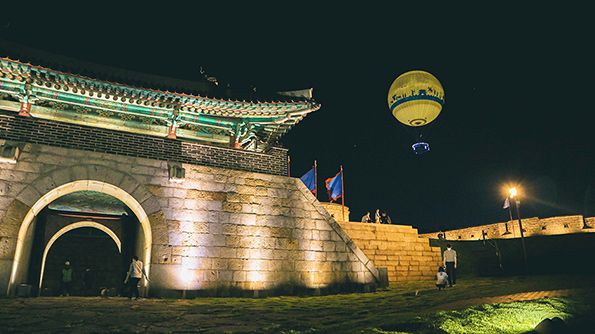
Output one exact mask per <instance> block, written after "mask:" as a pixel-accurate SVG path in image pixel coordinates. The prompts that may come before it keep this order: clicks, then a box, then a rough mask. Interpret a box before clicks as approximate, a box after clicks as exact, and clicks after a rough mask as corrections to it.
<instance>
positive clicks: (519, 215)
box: [508, 187, 528, 269]
mask: <svg viewBox="0 0 595 334" xmlns="http://www.w3.org/2000/svg"><path fill="white" fill-rule="evenodd" d="M508 192H510V198H511V199H512V198H514V197H515V196H516V215H517V217H519V229H520V230H521V243H522V244H523V257H524V258H525V269H527V267H528V262H527V250H526V249H525V236H524V234H523V223H522V222H521V212H520V209H519V207H520V206H521V200H520V199H519V197H518V196H517V191H516V187H512V188H510V190H508Z"/></svg>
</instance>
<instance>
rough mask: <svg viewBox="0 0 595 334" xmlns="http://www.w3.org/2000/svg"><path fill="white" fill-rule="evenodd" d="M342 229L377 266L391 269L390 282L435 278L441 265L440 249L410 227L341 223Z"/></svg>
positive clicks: (389, 273) (389, 272)
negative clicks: (432, 245)
mask: <svg viewBox="0 0 595 334" xmlns="http://www.w3.org/2000/svg"><path fill="white" fill-rule="evenodd" d="M339 224H340V225H341V227H342V228H343V230H345V232H346V233H347V234H349V236H350V237H351V239H352V240H353V241H354V242H355V244H356V245H357V246H358V247H359V248H360V249H361V250H362V251H363V252H364V254H366V256H367V257H368V258H369V259H370V261H372V262H373V263H374V266H376V268H380V267H386V268H388V280H389V281H391V282H395V281H413V280H419V279H432V278H435V276H436V272H437V271H438V267H439V266H440V265H441V263H442V254H441V252H440V247H431V246H430V242H429V239H427V238H423V237H421V238H420V236H419V235H418V233H417V230H416V229H414V228H413V227H411V226H404V225H384V224H374V223H356V222H339Z"/></svg>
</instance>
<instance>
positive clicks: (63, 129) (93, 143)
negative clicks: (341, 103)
mask: <svg viewBox="0 0 595 334" xmlns="http://www.w3.org/2000/svg"><path fill="white" fill-rule="evenodd" d="M0 139H6V140H13V141H18V142H27V143H35V144H42V145H49V146H58V147H65V148H76V149H79V150H85V151H92V152H101V153H111V154H118V155H124V156H132V157H140V158H149V159H157V160H167V161H175V162H180V163H189V164H197V165H203V166H209V167H221V168H229V169H234V170H241V171H249V172H258V173H265V174H272V175H284V176H285V175H287V150H286V149H283V148H272V149H271V150H269V152H267V153H266V154H264V153H256V152H250V151H244V150H238V149H231V148H222V147H216V146H208V145H201V144H198V143H194V142H188V141H183V140H180V139H170V138H160V137H154V136H149V135H142V134H135V133H128V132H124V131H115V130H108V129H101V128H94V127H90V126H82V125H76V124H70V123H63V122H57V121H51V120H42V119H38V118H33V117H23V116H18V115H17V114H15V113H14V112H10V111H5V110H0Z"/></svg>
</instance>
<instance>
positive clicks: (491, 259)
mask: <svg viewBox="0 0 595 334" xmlns="http://www.w3.org/2000/svg"><path fill="white" fill-rule="evenodd" d="M447 243H451V244H452V245H453V249H454V250H456V251H457V255H458V267H457V277H464V276H498V275H520V274H592V273H595V266H594V265H593V259H592V254H594V253H595V234H593V233H578V234H566V235H554V236H534V237H526V238H525V248H526V251H527V263H528V268H527V270H525V264H524V262H525V261H524V257H523V248H522V243H521V239H520V238H517V239H499V240H486V241H485V242H484V241H482V240H477V241H451V240H438V239H430V245H431V246H435V247H441V251H442V252H444V250H445V249H446V244H447ZM496 246H497V248H498V249H499V251H500V256H501V259H502V261H501V262H502V269H500V265H499V262H500V261H499V258H498V254H497V251H496Z"/></svg>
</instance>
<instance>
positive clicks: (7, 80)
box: [0, 58, 320, 152]
mask: <svg viewBox="0 0 595 334" xmlns="http://www.w3.org/2000/svg"><path fill="white" fill-rule="evenodd" d="M205 87H208V85H206V86H205ZM189 91H192V89H189ZM207 93H209V92H207ZM291 93H292V92H287V94H285V93H279V95H276V96H275V97H276V100H271V101H264V102H261V101H259V100H257V99H248V100H246V99H242V100H239V99H233V98H229V99H226V98H216V97H210V96H209V97H208V96H206V94H197V93H195V92H191V93H172V92H169V91H163V90H157V89H150V88H139V87H135V86H134V85H128V84H120V83H115V82H108V81H103V80H99V79H93V78H89V77H87V76H83V75H79V74H72V73H66V72H62V71H58V70H52V69H49V68H46V67H42V66H37V65H32V64H30V63H24V62H21V61H17V60H12V59H10V58H0V104H1V105H2V107H4V108H5V109H8V110H13V111H18V112H19V113H20V114H21V115H25V116H34V117H40V118H46V119H54V120H60V121H65V122H74V123H78V124H85V125H91V126H98V127H105V128H112V129H117V130H123V131H130V132H138V133H146V134H152V135H158V136H167V137H170V138H180V139H187V140H195V141H200V142H203V143H206V144H210V145H217V146H229V147H233V148H238V149H247V150H251V151H257V152H261V151H265V150H267V149H268V148H269V147H270V146H271V145H274V144H275V142H276V141H277V140H278V139H279V138H280V137H281V136H282V135H283V134H284V133H286V132H287V131H288V130H289V129H291V128H292V127H293V126H294V125H295V124H297V123H298V122H299V121H300V120H302V119H303V118H304V117H305V116H306V115H307V114H308V113H310V112H313V111H316V110H318V109H319V108H320V105H319V104H317V103H316V102H315V101H314V100H313V99H312V94H311V90H310V89H309V90H304V91H300V92H293V94H291ZM209 95H212V94H209ZM289 96H291V97H289Z"/></svg>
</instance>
